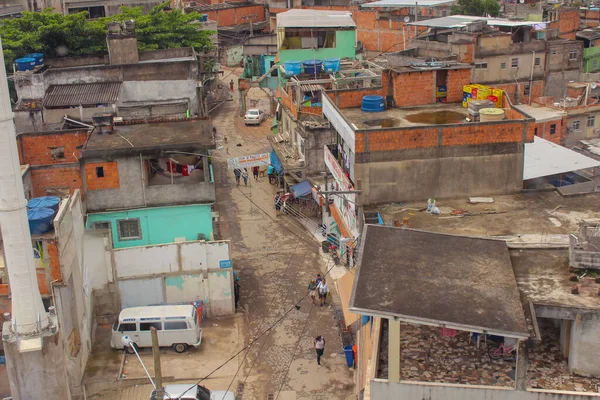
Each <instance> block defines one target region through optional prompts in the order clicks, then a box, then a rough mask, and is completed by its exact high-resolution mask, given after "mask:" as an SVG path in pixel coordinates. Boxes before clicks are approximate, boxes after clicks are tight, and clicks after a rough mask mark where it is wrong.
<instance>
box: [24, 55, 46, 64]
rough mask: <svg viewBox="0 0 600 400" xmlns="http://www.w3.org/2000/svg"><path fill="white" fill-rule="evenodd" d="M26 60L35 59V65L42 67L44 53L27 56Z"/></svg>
mask: <svg viewBox="0 0 600 400" xmlns="http://www.w3.org/2000/svg"><path fill="white" fill-rule="evenodd" d="M24 58H33V59H35V65H42V64H44V53H31V54H26V55H25V57H24Z"/></svg>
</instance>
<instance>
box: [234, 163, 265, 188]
mask: <svg viewBox="0 0 600 400" xmlns="http://www.w3.org/2000/svg"><path fill="white" fill-rule="evenodd" d="M259 173H260V168H259V167H252V175H253V176H254V180H255V181H257V180H258V174H259ZM233 175H235V183H236V185H238V186H240V178H241V179H243V180H244V185H245V186H248V168H244V169H241V168H235V169H234V170H233Z"/></svg>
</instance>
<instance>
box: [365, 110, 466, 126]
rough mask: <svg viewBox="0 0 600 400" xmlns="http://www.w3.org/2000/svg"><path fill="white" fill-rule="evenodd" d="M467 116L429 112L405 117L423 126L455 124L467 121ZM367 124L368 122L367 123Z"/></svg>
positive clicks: (454, 113) (448, 112)
mask: <svg viewBox="0 0 600 400" xmlns="http://www.w3.org/2000/svg"><path fill="white" fill-rule="evenodd" d="M465 117H466V116H465V115H464V114H461V113H459V112H456V111H448V110H442V111H427V112H420V113H416V114H410V115H407V116H406V117H404V118H405V119H406V120H407V121H409V122H413V123H421V124H432V125H440V124H455V123H457V122H462V121H464V120H465ZM365 123H366V122H365Z"/></svg>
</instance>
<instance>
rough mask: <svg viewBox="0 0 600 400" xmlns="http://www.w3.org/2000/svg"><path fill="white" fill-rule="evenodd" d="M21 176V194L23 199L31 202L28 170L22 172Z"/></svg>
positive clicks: (31, 190)
mask: <svg viewBox="0 0 600 400" xmlns="http://www.w3.org/2000/svg"><path fill="white" fill-rule="evenodd" d="M21 176H22V178H23V192H24V194H25V199H26V200H31V198H32V197H33V186H32V183H31V171H30V170H29V168H27V169H26V170H25V171H24V172H22V173H21Z"/></svg>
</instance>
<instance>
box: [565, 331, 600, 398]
mask: <svg viewBox="0 0 600 400" xmlns="http://www.w3.org/2000/svg"><path fill="white" fill-rule="evenodd" d="M599 354H600V320H591V321H577V320H575V321H571V346H570V347H569V369H570V370H571V372H573V373H576V374H579V375H584V376H596V377H600V361H598V355H599ZM598 396H600V394H598Z"/></svg>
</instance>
